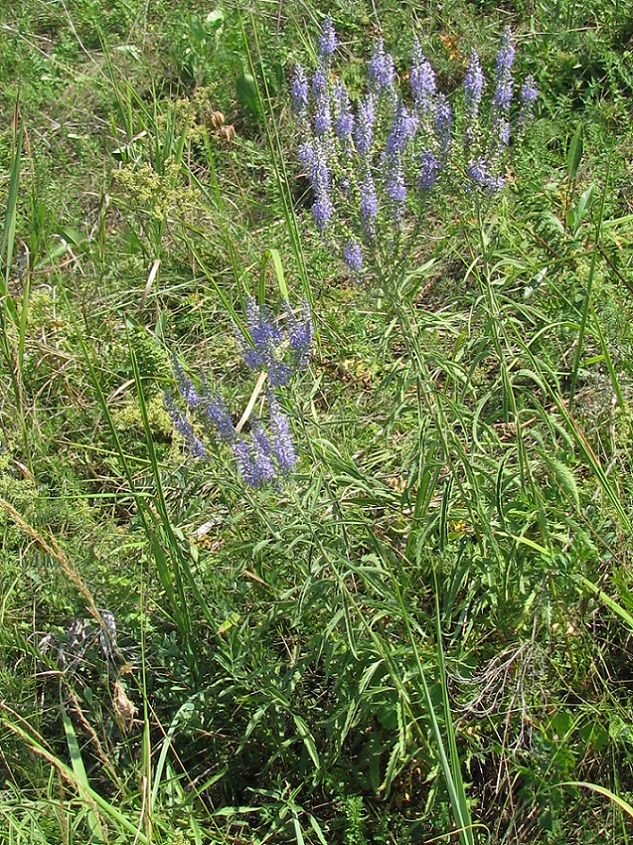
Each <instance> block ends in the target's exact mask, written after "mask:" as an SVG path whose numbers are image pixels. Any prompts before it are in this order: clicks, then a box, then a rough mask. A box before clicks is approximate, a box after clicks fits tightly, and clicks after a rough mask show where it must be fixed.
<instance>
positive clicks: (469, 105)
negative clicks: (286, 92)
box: [292, 17, 537, 278]
mask: <svg viewBox="0 0 633 845" xmlns="http://www.w3.org/2000/svg"><path fill="white" fill-rule="evenodd" d="M336 46H337V38H336V33H335V31H334V27H333V25H332V20H331V19H330V18H329V17H328V18H326V19H325V22H324V24H323V28H322V31H321V36H320V38H319V49H318V60H317V67H316V69H315V70H314V72H313V73H312V75H311V77H310V75H309V74H307V73H306V71H305V69H304V68H303V67H301V65H297V66H296V67H295V70H294V77H293V82H292V101H293V109H294V112H295V115H296V116H297V119H298V122H299V129H300V145H299V150H298V155H299V159H300V161H301V164H302V166H303V168H304V170H305V172H306V174H307V176H308V177H309V179H310V182H311V185H312V192H313V197H314V199H313V203H312V216H313V218H314V222H315V224H316V227H317V230H318V232H319V233H320V235H321V236H322V237H323V238H324V239H326V240H327V241H328V242H330V243H332V241H333V238H332V235H333V234H334V233H336V235H337V239H338V238H339V237H340V238H341V247H340V255H341V257H342V258H343V260H344V261H345V263H346V264H347V265H348V267H349V268H350V270H351V272H352V274H353V276H354V277H355V278H360V277H361V275H362V272H363V269H364V267H365V265H366V258H367V257H368V254H372V253H373V252H375V249H376V245H377V238H378V235H379V233H380V232H381V231H383V230H384V231H387V232H388V233H389V235H388V237H387V238H386V242H387V243H393V238H394V233H395V234H396V235H397V234H398V233H399V232H401V231H402V230H403V228H404V225H405V223H406V221H407V217H408V216H413V217H414V219H415V217H416V216H417V218H418V219H420V218H421V215H422V213H423V210H424V207H425V203H426V201H427V200H428V198H429V196H430V194H431V192H432V191H433V190H434V189H435V188H436V186H437V185H438V183H439V181H440V179H441V178H442V176H443V174H445V173H446V172H447V171H448V172H450V176H451V182H452V183H453V184H461V185H462V187H464V188H466V189H467V190H471V191H472V190H479V191H482V192H483V193H485V194H492V193H494V192H496V191H498V190H499V189H500V188H502V187H503V185H504V182H505V180H504V177H503V171H504V155H505V152H506V150H507V147H508V144H509V141H510V135H511V108H512V103H513V94H514V80H513V65H514V58H515V48H514V45H513V42H512V33H511V31H510V30H509V29H506V30H505V32H504V33H503V38H502V41H501V46H500V49H499V52H498V54H497V59H496V65H495V71H494V90H493V91H492V93H491V95H490V98H489V100H488V102H487V103H485V102H484V92H485V90H486V79H485V76H484V72H483V70H482V66H481V62H480V59H479V55H478V54H477V51H476V50H472V51H471V53H470V56H469V60H468V67H467V71H466V76H465V79H464V86H463V101H464V105H463V109H458V118H457V119H455V118H454V115H453V110H452V108H451V105H450V103H449V100H448V98H447V97H446V95H445V94H443V93H441V92H440V91H438V87H437V79H436V75H435V72H434V70H433V67H432V66H431V64H430V62H429V60H428V59H427V58H426V56H425V55H424V53H423V51H422V47H421V45H420V43H419V42H418V41H417V40H416V41H415V42H414V45H413V54H412V59H411V66H410V69H409V73H408V79H409V85H408V89H403V90H399V87H398V85H397V76H396V71H395V63H394V60H393V58H392V56H391V55H390V54H389V53H388V52H387V51H386V50H385V45H384V43H383V41H382V39H381V40H379V41H378V42H377V43H376V45H375V48H374V51H373V54H372V57H371V60H370V62H369V67H368V71H367V82H366V87H365V91H364V93H363V95H362V96H361V97H360V98H359V100H358V102H356V103H355V104H354V105H352V102H351V99H350V95H349V93H348V91H347V90H346V88H345V85H344V84H343V82H342V80H341V79H340V78H337V76H336V73H335V71H334V67H333V64H334V54H335V51H336ZM536 98H537V90H536V86H535V83H534V79H533V77H527V78H526V79H525V81H524V82H523V85H522V87H521V88H520V94H519V105H520V110H519V116H518V121H517V123H518V127H519V129H520V130H521V129H522V128H523V127H524V126H525V125H527V122H528V121H529V119H530V118H531V116H532V111H533V107H534V103H535V101H536ZM458 134H459V138H460V142H459V143H458V142H457V135H458ZM341 236H342V237H341Z"/></svg>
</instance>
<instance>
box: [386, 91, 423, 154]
mask: <svg viewBox="0 0 633 845" xmlns="http://www.w3.org/2000/svg"><path fill="white" fill-rule="evenodd" d="M418 122H419V121H418V118H417V117H416V116H415V115H414V114H411V113H410V112H409V110H408V109H407V107H406V106H405V105H404V103H402V101H400V102H399V103H398V105H397V107H396V111H395V115H394V118H393V123H392V124H391V129H390V131H389V136H388V137H387V143H386V145H385V155H387V156H396V155H401V154H402V153H403V152H404V148H405V147H406V145H407V143H408V142H409V141H412V140H413V139H414V138H415V133H416V132H417V131H418Z"/></svg>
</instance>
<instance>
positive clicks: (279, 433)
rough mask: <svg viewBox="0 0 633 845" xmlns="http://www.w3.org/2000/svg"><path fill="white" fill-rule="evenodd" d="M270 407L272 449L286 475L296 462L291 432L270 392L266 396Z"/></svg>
mask: <svg viewBox="0 0 633 845" xmlns="http://www.w3.org/2000/svg"><path fill="white" fill-rule="evenodd" d="M268 404H269V407H270V430H271V434H272V451H273V453H274V455H275V458H276V459H277V463H278V464H279V469H280V470H281V472H282V474H283V475H288V474H289V473H290V471H291V469H292V468H293V467H294V465H295V464H296V462H297V457H296V455H295V450H294V444H293V442H292V433H291V431H290V424H289V422H288V417H287V416H286V415H285V414H284V413H283V411H282V410H281V408H280V406H279V402H277V400H276V399H275V397H274V396H273V395H272V394H270V395H269V397H268Z"/></svg>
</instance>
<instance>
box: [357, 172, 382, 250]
mask: <svg viewBox="0 0 633 845" xmlns="http://www.w3.org/2000/svg"><path fill="white" fill-rule="evenodd" d="M359 188H360V219H361V223H362V224H363V230H364V232H365V234H366V235H368V236H369V237H373V235H374V233H375V229H376V227H375V220H376V217H377V216H378V197H377V195H376V186H375V185H374V180H373V178H372V175H371V173H370V171H369V169H367V170H366V171H365V173H364V175H363V178H362V181H361V183H360V185H359Z"/></svg>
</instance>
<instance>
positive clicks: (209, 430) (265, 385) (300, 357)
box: [165, 299, 313, 488]
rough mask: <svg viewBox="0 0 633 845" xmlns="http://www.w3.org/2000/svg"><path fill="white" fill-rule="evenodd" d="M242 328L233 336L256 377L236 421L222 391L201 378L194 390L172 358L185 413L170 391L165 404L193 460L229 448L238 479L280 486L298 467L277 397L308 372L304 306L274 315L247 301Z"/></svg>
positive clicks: (308, 317)
mask: <svg viewBox="0 0 633 845" xmlns="http://www.w3.org/2000/svg"><path fill="white" fill-rule="evenodd" d="M246 323H247V327H248V335H245V334H243V333H242V332H241V331H240V330H239V329H238V328H237V327H235V336H236V340H237V343H238V346H239V349H240V353H241V355H242V358H243V359H244V362H245V363H246V364H247V366H248V367H249V369H251V370H253V371H254V372H256V373H258V378H257V380H256V383H255V385H254V388H253V390H252V392H251V396H250V400H249V401H248V403H247V406H246V409H245V411H244V413H243V414H242V415H241V417H240V418H239V421H238V422H237V423H234V422H233V418H232V417H231V414H230V413H229V410H228V407H227V405H226V402H225V400H224V397H223V395H222V393H221V392H220V390H217V389H212V388H211V387H210V386H209V384H208V382H207V380H206V378H205V377H204V375H201V377H200V385H201V386H200V387H199V388H198V387H196V386H195V385H194V384H193V382H192V381H191V379H189V377H188V376H187V375H186V374H185V372H184V370H183V368H182V366H181V365H180V363H179V361H178V360H177V359H176V358H174V361H173V367H174V374H175V377H176V383H177V385H178V392H179V394H180V399H181V400H182V402H181V404H182V403H184V405H185V406H186V409H187V410H186V411H183V410H182V409H181V407H180V406H179V404H178V403H177V402H176V401H175V400H174V398H173V397H172V395H171V394H170V393H169V392H166V393H165V405H166V407H167V410H168V412H169V414H170V416H171V419H172V422H173V425H174V428H175V429H176V431H178V433H179V434H180V435H181V436H182V438H183V440H184V442H185V444H186V446H187V448H188V450H189V452H190V453H191V454H192V455H193V457H195V458H199V459H202V460H208V459H209V458H210V455H211V454H212V450H211V449H210V444H214V446H215V447H216V448H217V447H222V446H224V447H228V448H230V449H231V451H232V453H233V457H234V459H235V464H236V467H237V469H238V472H239V475H240V477H241V478H242V480H243V481H245V482H246V483H247V484H248V485H249V486H250V487H255V488H257V487H264V486H266V485H269V484H275V485H279V484H280V483H281V482H282V480H283V479H285V478H288V476H289V475H290V473H291V472H292V470H293V468H294V465H295V463H296V454H295V447H294V442H293V436H292V430H291V426H290V420H289V419H288V416H287V415H286V414H285V412H284V411H283V409H282V404H281V401H280V393H281V391H282V390H283V389H284V388H286V387H287V386H288V385H289V383H290V381H291V380H292V378H293V376H294V375H295V374H296V373H297V372H299V371H301V370H304V369H305V368H306V366H307V363H308V359H309V356H310V349H311V345H312V337H313V328H312V319H311V315H310V307H309V305H308V303H307V301H304V302H303V303H302V305H301V308H300V309H298V310H293V309H292V308H291V307H290V306H289V304H288V303H285V305H284V307H283V309H282V311H281V313H280V314H279V315H277V316H275V315H273V313H272V312H271V311H270V309H269V308H268V307H267V306H265V305H262V306H260V305H258V304H257V303H256V302H255V300H253V299H249V300H248V301H247V305H246ZM264 415H265V416H266V417H267V420H264V419H263V417H264ZM247 429H248V430H247Z"/></svg>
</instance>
